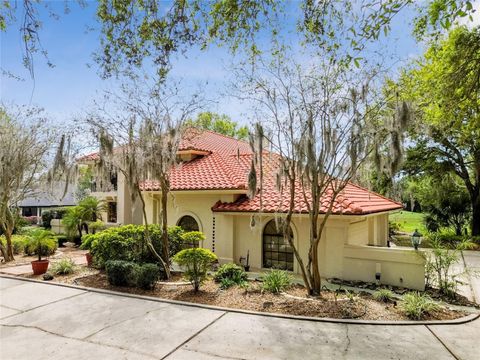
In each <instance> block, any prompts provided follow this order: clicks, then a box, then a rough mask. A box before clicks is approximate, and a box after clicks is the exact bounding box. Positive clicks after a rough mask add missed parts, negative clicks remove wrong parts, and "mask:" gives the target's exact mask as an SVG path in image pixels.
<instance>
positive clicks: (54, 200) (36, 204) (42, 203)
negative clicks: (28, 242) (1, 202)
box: [19, 185, 76, 221]
mask: <svg viewBox="0 0 480 360" xmlns="http://www.w3.org/2000/svg"><path fill="white" fill-rule="evenodd" d="M60 189H61V191H60ZM63 190H64V185H59V186H55V189H54V190H52V191H46V190H39V191H37V192H36V193H35V194H34V195H32V196H29V197H27V198H25V199H24V200H23V201H21V202H20V203H19V208H20V209H21V214H22V216H25V217H30V216H36V217H38V218H39V221H40V219H41V216H42V212H43V211H45V210H49V209H52V208H57V207H65V206H75V205H76V202H75V199H74V196H73V192H72V191H68V192H67V194H66V195H65V196H63Z"/></svg>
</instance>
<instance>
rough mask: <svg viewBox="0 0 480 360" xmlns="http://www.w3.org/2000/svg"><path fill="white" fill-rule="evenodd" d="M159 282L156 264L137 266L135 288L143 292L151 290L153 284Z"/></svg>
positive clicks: (158, 270) (158, 271)
mask: <svg viewBox="0 0 480 360" xmlns="http://www.w3.org/2000/svg"><path fill="white" fill-rule="evenodd" d="M158 280H160V269H159V267H158V265H156V264H143V265H141V266H139V268H138V273H137V286H138V287H139V288H142V289H145V290H151V289H153V288H154V287H155V283H156V282H157V281H158Z"/></svg>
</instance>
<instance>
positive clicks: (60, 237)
mask: <svg viewBox="0 0 480 360" xmlns="http://www.w3.org/2000/svg"><path fill="white" fill-rule="evenodd" d="M55 237H56V238H57V243H58V247H62V246H63V244H65V243H66V242H67V241H68V239H67V237H66V236H65V235H56V236H55Z"/></svg>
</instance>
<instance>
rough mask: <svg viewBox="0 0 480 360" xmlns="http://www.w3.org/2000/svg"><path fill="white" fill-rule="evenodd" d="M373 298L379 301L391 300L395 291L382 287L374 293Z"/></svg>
mask: <svg viewBox="0 0 480 360" xmlns="http://www.w3.org/2000/svg"><path fill="white" fill-rule="evenodd" d="M373 298H374V299H375V300H377V301H382V302H389V301H392V300H393V292H392V291H391V290H388V289H380V290H377V291H375V292H374V293H373Z"/></svg>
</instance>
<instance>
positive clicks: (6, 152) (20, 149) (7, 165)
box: [0, 106, 52, 262]
mask: <svg viewBox="0 0 480 360" xmlns="http://www.w3.org/2000/svg"><path fill="white" fill-rule="evenodd" d="M51 140H52V138H51V136H50V132H49V130H48V128H47V126H46V119H45V118H44V117H43V114H42V111H41V110H40V109H37V108H26V107H24V108H16V109H7V108H6V107H4V106H0V159H1V161H0V230H1V231H2V232H3V233H4V235H5V238H6V244H5V245H3V244H2V243H0V252H1V254H2V256H3V259H4V260H5V261H6V262H8V261H12V260H14V257H13V248H12V234H13V230H14V229H15V223H16V220H17V219H18V207H17V204H18V202H19V201H21V200H22V199H24V198H25V196H27V195H29V194H32V193H33V192H34V189H36V188H37V185H38V184H37V183H38V182H39V180H40V176H41V174H42V171H43V170H44V169H45V159H46V156H47V152H48V150H49V148H50V145H51Z"/></svg>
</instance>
